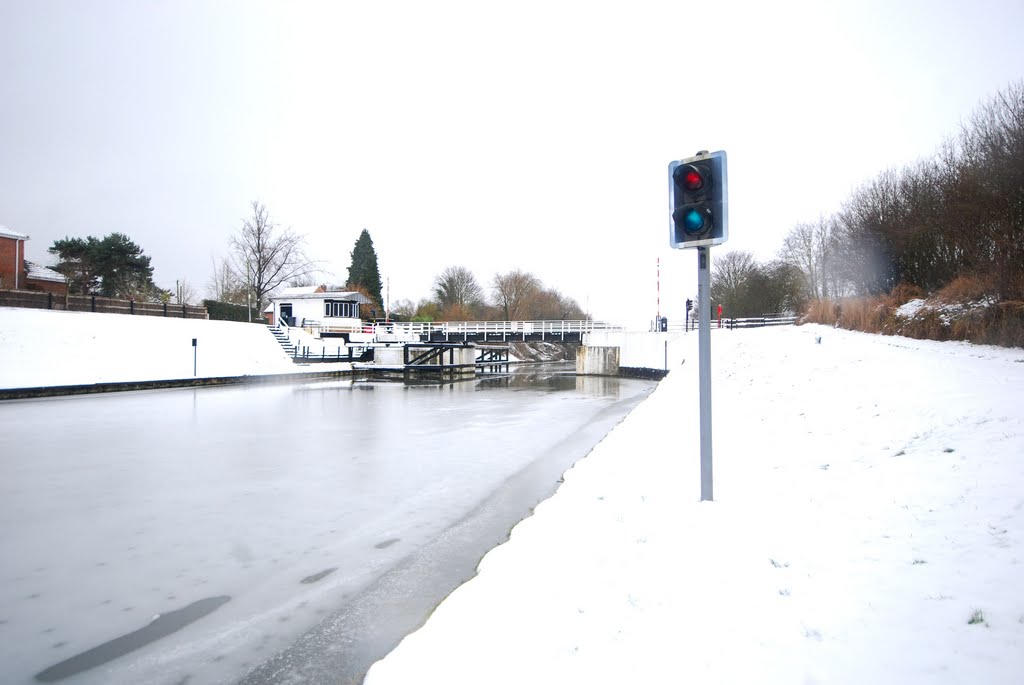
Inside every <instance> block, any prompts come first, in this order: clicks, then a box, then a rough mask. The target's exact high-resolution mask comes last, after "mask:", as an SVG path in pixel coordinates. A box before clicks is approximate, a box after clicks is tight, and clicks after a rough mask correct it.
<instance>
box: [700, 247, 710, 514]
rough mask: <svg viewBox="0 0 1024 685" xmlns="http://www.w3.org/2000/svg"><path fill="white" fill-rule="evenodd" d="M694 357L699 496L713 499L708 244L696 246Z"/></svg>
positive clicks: (704, 498)
mask: <svg viewBox="0 0 1024 685" xmlns="http://www.w3.org/2000/svg"><path fill="white" fill-rule="evenodd" d="M697 306H698V307H699V310H698V317H699V320H698V326H699V329H698V331H697V344H698V346H699V352H698V354H697V358H698V361H699V365H700V499H701V501H702V502H704V501H709V502H710V501H711V500H713V499H714V496H713V492H712V478H711V248H710V247H698V248H697Z"/></svg>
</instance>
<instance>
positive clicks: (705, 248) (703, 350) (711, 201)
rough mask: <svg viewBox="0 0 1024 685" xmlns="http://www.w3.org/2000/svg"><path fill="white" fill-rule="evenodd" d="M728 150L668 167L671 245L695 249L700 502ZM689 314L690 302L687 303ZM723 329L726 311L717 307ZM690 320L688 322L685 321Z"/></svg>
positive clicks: (707, 491)
mask: <svg viewBox="0 0 1024 685" xmlns="http://www.w3.org/2000/svg"><path fill="white" fill-rule="evenodd" d="M727 178H728V177H727V170H726V154H725V151H724V150H719V151H718V152H710V153H709V152H708V151H707V150H701V151H700V152H698V153H697V154H696V155H695V156H693V157H689V158H687V159H683V160H679V161H677V162H671V163H670V164H669V165H668V188H669V190H668V208H669V216H670V218H669V245H671V246H672V247H673V248H697V344H698V353H697V359H698V366H699V386H700V387H699V393H700V402H699V404H700V499H701V501H711V500H713V499H714V492H713V487H712V486H713V479H712V468H711V467H712V463H711V246H712V245H721V244H722V243H724V242H725V241H726V240H728V239H729V201H728V184H727ZM687 314H689V301H687ZM718 314H719V327H721V314H722V308H721V305H719V308H718ZM687 318H689V317H687Z"/></svg>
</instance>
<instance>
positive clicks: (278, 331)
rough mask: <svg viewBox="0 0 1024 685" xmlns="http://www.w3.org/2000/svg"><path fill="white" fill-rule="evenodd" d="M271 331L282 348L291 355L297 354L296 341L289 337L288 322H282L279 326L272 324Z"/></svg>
mask: <svg viewBox="0 0 1024 685" xmlns="http://www.w3.org/2000/svg"><path fill="white" fill-rule="evenodd" d="M268 330H269V331H270V333H271V334H272V335H273V336H274V339H275V340H277V343H278V344H279V345H280V346H281V349H283V350H284V351H285V354H287V355H288V356H289V357H294V356H295V343H293V342H292V341H291V338H289V337H288V324H281V325H277V326H270V327H269V329H268Z"/></svg>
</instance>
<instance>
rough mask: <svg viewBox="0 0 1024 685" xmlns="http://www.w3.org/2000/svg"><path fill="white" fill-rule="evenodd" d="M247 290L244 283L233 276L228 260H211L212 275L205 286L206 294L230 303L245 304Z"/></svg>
mask: <svg viewBox="0 0 1024 685" xmlns="http://www.w3.org/2000/svg"><path fill="white" fill-rule="evenodd" d="M247 292H248V291H247V290H246V288H245V283H244V282H243V281H242V280H240V279H239V278H238V277H237V276H235V272H234V271H233V270H232V268H231V262H230V261H229V260H227V259H224V258H221V259H214V260H213V275H212V276H210V280H209V282H208V283H207V286H206V294H207V295H209V296H210V298H211V299H213V300H216V301H217V302H228V303H230V304H245V300H246V296H247Z"/></svg>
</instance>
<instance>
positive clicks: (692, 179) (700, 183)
mask: <svg viewBox="0 0 1024 685" xmlns="http://www.w3.org/2000/svg"><path fill="white" fill-rule="evenodd" d="M683 186H684V187H685V188H686V189H687V190H700V189H701V188H703V187H704V177H703V176H701V175H700V173H698V172H697V170H696V169H687V170H686V172H685V173H684V174H683Z"/></svg>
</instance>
